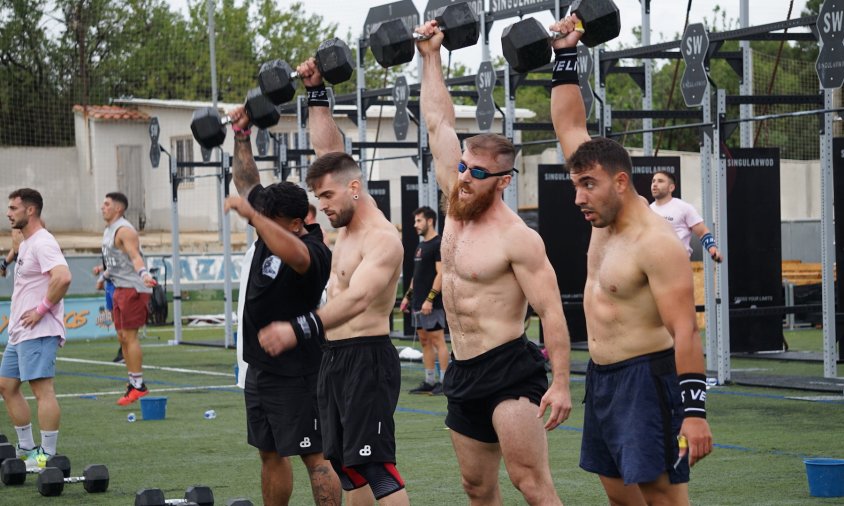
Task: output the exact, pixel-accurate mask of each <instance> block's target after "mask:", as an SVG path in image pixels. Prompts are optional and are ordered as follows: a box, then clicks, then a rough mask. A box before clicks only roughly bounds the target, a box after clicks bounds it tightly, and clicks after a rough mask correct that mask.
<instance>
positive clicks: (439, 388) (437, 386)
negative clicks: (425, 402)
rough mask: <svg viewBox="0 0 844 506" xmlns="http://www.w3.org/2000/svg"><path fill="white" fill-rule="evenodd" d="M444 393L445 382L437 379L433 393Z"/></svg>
mask: <svg viewBox="0 0 844 506" xmlns="http://www.w3.org/2000/svg"><path fill="white" fill-rule="evenodd" d="M442 394H443V384H442V383H440V382H439V381H437V382H436V383H434V388H433V389H432V390H431V395H442Z"/></svg>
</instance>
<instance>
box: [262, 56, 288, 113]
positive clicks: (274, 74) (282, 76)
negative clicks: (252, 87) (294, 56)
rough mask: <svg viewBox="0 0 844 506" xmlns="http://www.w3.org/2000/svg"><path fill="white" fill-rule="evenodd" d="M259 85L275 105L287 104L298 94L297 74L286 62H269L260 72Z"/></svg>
mask: <svg viewBox="0 0 844 506" xmlns="http://www.w3.org/2000/svg"><path fill="white" fill-rule="evenodd" d="M258 85H259V86H260V87H261V91H262V92H263V93H264V95H266V96H267V98H269V99H270V101H271V102H272V103H273V104H275V105H280V104H285V103H287V102H290V101H291V100H292V99H293V96H294V95H295V94H296V74H295V72H293V67H291V66H290V65H289V64H288V63H287V62H286V61H284V60H272V61H268V62H266V63H264V64H263V65H261V69H260V70H259V71H258Z"/></svg>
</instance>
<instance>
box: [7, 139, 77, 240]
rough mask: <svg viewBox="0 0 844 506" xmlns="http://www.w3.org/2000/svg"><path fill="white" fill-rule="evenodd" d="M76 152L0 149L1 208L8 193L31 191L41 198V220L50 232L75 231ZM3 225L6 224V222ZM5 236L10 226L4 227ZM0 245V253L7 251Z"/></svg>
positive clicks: (69, 150) (63, 149) (56, 149)
mask: <svg viewBox="0 0 844 506" xmlns="http://www.w3.org/2000/svg"><path fill="white" fill-rule="evenodd" d="M76 154H77V150H76V148H9V147H2V148H0V167H3V177H2V178H0V194H2V198H3V204H4V208H5V204H6V202H7V200H6V197H7V196H8V195H9V193H10V192H12V191H13V190H16V189H18V188H34V189H36V190H38V191H39V192H41V196H42V197H44V210H43V213H42V215H41V216H42V218H43V219H44V221H45V222H46V223H47V225H48V226H49V227H50V228H51V229H55V230H77V229H78V226H79V208H78V201H79V199H78V195H79V192H80V181H79V179H78V178H77V177H76V175H77V161H76ZM4 223H8V221H5V222H4ZM2 230H3V232H4V233H8V230H9V226H8V225H7V224H4V226H3V227H2ZM8 247H9V246H8V244H7V243H5V242H4V243H0V250H2V251H7V250H8Z"/></svg>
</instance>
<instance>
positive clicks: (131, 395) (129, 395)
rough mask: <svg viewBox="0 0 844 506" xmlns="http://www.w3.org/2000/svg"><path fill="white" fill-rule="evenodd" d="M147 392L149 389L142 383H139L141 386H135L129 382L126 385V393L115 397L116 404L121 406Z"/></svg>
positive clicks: (130, 402)
mask: <svg viewBox="0 0 844 506" xmlns="http://www.w3.org/2000/svg"><path fill="white" fill-rule="evenodd" d="M148 393H149V390H148V389H147V386H146V385H145V384H143V383H141V388H135V387H133V386H132V385H131V384H129V385H127V386H126V395H124V396H123V397H121V398H119V399H117V404H119V405H121V406H126V405H129V404H132V403H133V402H135V401H137V400H138V399H140V398H141V397H143V396H145V395H146V394H148Z"/></svg>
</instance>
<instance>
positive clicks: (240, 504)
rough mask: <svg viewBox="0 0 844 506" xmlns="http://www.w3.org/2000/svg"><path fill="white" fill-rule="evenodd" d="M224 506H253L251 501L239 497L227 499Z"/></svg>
mask: <svg viewBox="0 0 844 506" xmlns="http://www.w3.org/2000/svg"><path fill="white" fill-rule="evenodd" d="M226 506H254V505H253V504H252V501H250V500H249V499H244V498H242V497H239V498H237V499H229V500H228V501H226Z"/></svg>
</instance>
